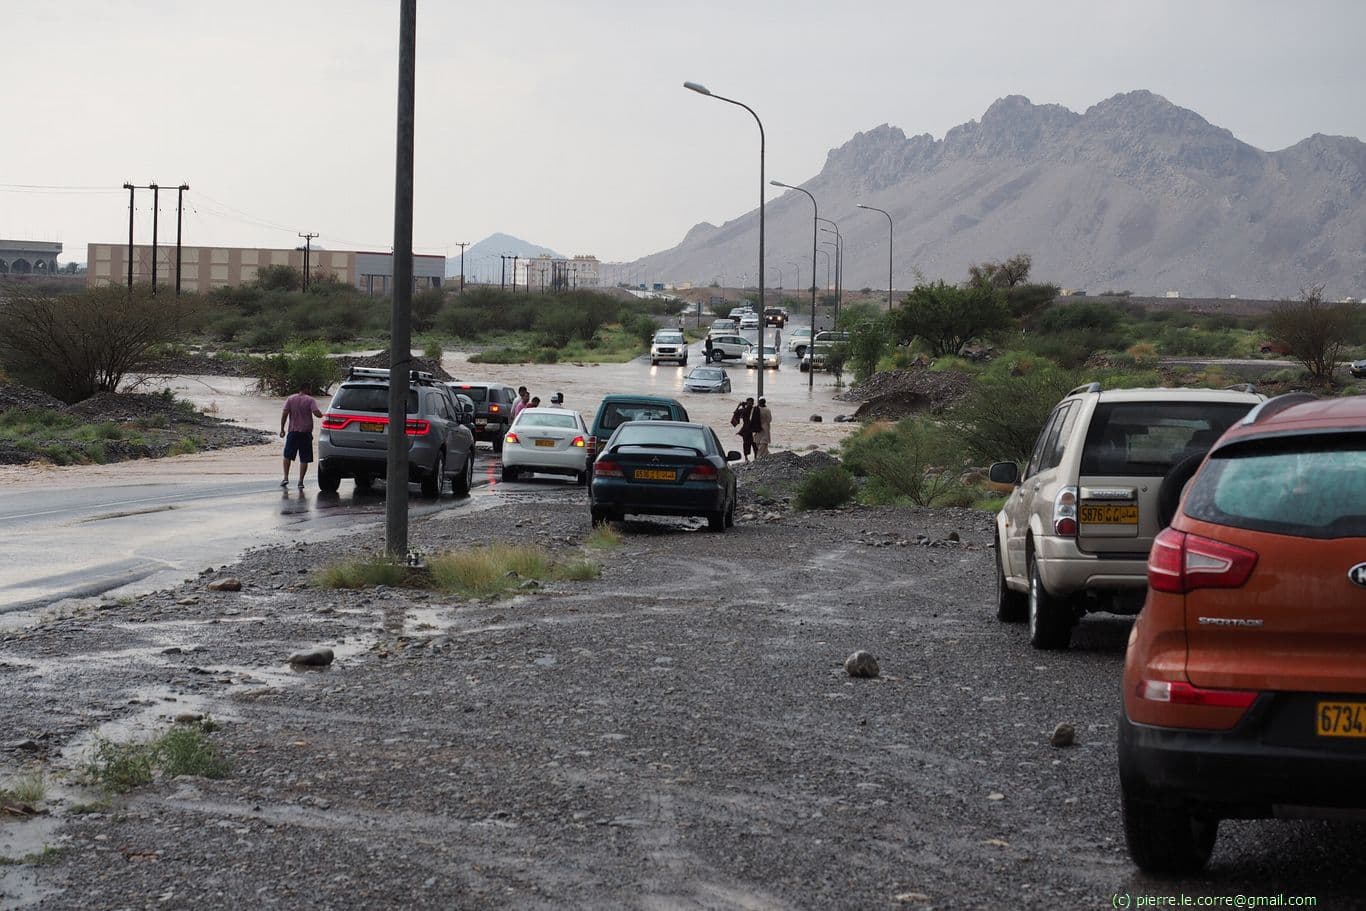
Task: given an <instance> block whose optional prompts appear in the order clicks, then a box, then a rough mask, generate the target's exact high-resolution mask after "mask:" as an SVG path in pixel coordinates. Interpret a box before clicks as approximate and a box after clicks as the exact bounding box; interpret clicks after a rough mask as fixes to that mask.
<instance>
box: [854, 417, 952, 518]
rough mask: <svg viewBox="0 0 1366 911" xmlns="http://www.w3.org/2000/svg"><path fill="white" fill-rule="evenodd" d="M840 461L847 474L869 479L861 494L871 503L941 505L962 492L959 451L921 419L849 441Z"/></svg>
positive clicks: (938, 428)
mask: <svg viewBox="0 0 1366 911" xmlns="http://www.w3.org/2000/svg"><path fill="white" fill-rule="evenodd" d="M843 457H844V458H843V461H844V467H845V468H846V469H847V470H848V471H850V472H851V473H853V474H855V475H859V476H863V477H866V478H868V484H867V485H866V486H865V487H864V494H865V495H866V496H867V497H868V498H869V499H871V500H872V501H873V502H878V503H891V502H897V501H900V500H903V499H904V500H906V501H909V502H910V503H912V504H914V505H916V506H940V505H946V501H948V500H950V499H952V498H953V497H954V496H955V495H956V494H959V492H960V491H961V490H962V485H961V484H960V483H959V481H958V476H959V474H960V473H961V471H960V470H961V468H962V450H961V448H960V447H958V446H957V445H956V440H954V439H953V438H952V436H951V435H950V434H949V433H947V432H946V431H945V430H944V428H943V427H942V426H940V425H939V424H936V423H935V422H933V421H930V420H926V419H924V418H907V419H906V420H903V421H901V422H900V423H898V424H896V425H895V426H893V427H890V428H885V427H884V428H870V429H867V430H864V431H863V432H862V433H859V434H856V435H854V436H852V437H849V438H848V439H846V440H845V442H844V452H843ZM958 498H959V499H960V500H961V499H962V496H961V495H959V497H958ZM969 502H971V500H969Z"/></svg>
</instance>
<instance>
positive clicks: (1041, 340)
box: [1025, 329, 1120, 370]
mask: <svg viewBox="0 0 1366 911" xmlns="http://www.w3.org/2000/svg"><path fill="white" fill-rule="evenodd" d="M1119 344H1120V336H1119V334H1118V333H1114V332H1106V331H1104V330H1101V329H1068V330H1064V331H1059V332H1047V333H1034V334H1031V335H1028V336H1026V337H1025V347H1026V349H1027V350H1028V351H1029V352H1030V353H1032V354H1035V355H1038V356H1039V357H1046V358H1048V359H1049V360H1050V361H1052V362H1053V363H1055V364H1057V365H1058V366H1059V367H1062V368H1063V369H1065V370H1076V369H1078V368H1079V367H1081V366H1082V365H1083V364H1085V363H1086V362H1087V360H1089V359H1090V358H1091V356H1092V355H1093V354H1095V353H1096V352H1098V351H1103V350H1105V349H1108V348H1116V347H1118V346H1119Z"/></svg>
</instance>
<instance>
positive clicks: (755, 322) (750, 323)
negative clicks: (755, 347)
mask: <svg viewBox="0 0 1366 911" xmlns="http://www.w3.org/2000/svg"><path fill="white" fill-rule="evenodd" d="M740 328H741V329H758V328H759V314H757V313H754V312H750V313H746V314H744V315H742V316H741V317H740Z"/></svg>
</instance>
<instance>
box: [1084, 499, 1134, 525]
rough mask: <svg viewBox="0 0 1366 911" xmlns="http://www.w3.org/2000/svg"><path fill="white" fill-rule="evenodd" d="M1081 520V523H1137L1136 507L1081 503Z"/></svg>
mask: <svg viewBox="0 0 1366 911" xmlns="http://www.w3.org/2000/svg"><path fill="white" fill-rule="evenodd" d="M1081 522H1082V524H1083V525H1137V524H1138V507H1137V506H1133V505H1130V506H1098V505H1094V504H1090V503H1083V504H1081Z"/></svg>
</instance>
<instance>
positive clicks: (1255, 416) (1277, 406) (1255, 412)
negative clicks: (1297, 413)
mask: <svg viewBox="0 0 1366 911" xmlns="http://www.w3.org/2000/svg"><path fill="white" fill-rule="evenodd" d="M1317 401H1318V396H1316V395H1310V394H1309V393H1307V392H1287V393H1286V394H1285V395H1278V396H1276V397H1275V398H1274V399H1267V400H1266V401H1265V402H1262V403H1261V404H1260V405H1258V406H1257V407H1256V408H1253V409H1252V410H1251V411H1249V412H1248V413H1247V416H1246V417H1244V418H1243V419H1242V421H1240V422H1239V423H1241V424H1256V423H1257V422H1258V421H1264V420H1266V419H1267V418H1269V417H1272V416H1273V415H1277V414H1280V413H1281V412H1282V411H1285V410H1286V409H1287V408H1293V407H1295V406H1296V405H1303V404H1304V403H1305V402H1317Z"/></svg>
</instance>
